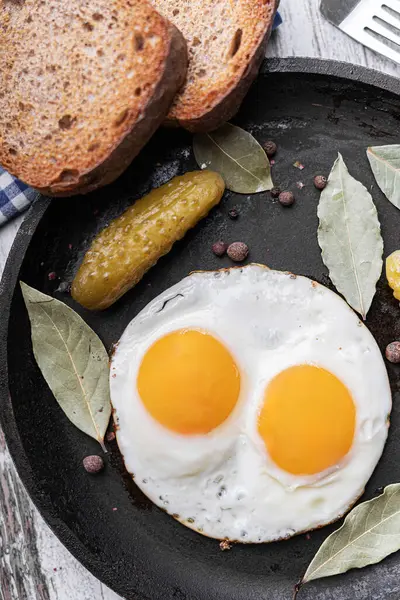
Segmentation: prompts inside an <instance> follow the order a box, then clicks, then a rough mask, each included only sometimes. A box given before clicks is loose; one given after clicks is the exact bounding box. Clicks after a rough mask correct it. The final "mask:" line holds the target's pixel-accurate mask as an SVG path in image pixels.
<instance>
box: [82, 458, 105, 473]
mask: <svg viewBox="0 0 400 600" xmlns="http://www.w3.org/2000/svg"><path fill="white" fill-rule="evenodd" d="M83 466H84V468H85V470H86V471H87V472H88V473H100V471H102V469H104V461H103V459H102V458H101V456H97V455H96V454H92V455H91V456H85V458H84V459H83Z"/></svg>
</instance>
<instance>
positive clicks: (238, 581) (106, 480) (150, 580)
mask: <svg viewBox="0 0 400 600" xmlns="http://www.w3.org/2000/svg"><path fill="white" fill-rule="evenodd" d="M399 94H400V82H399V81H397V80H395V79H392V78H390V77H386V76H384V75H381V74H379V73H376V72H373V71H369V70H367V69H364V68H361V67H352V66H350V65H346V64H340V63H334V62H329V61H315V60H308V59H286V60H278V61H277V60H273V61H269V62H266V63H265V65H264V67H263V70H262V73H261V74H260V76H259V78H258V80H257V81H256V83H255V84H254V86H253V88H252V89H251V91H250V93H249V95H248V97H247V99H246V101H245V103H244V105H243V108H242V110H241V112H240V114H239V115H238V117H237V119H236V120H235V121H236V122H237V123H238V124H239V125H241V126H242V127H245V128H246V129H247V130H249V131H250V132H252V133H253V134H254V135H255V136H256V137H257V138H258V139H259V140H260V141H266V140H267V139H274V140H275V141H276V142H277V144H278V147H279V153H278V154H277V155H276V164H275V166H274V167H273V175H274V179H275V182H276V183H277V184H279V185H280V186H281V187H282V188H291V189H293V190H294V192H295V194H296V197H297V202H296V204H295V205H294V206H293V207H292V208H290V209H285V208H283V207H281V206H280V205H279V203H277V202H273V201H272V200H271V197H270V195H269V194H268V193H265V194H259V195H255V196H252V197H247V196H239V195H236V194H233V193H230V192H227V193H226V195H225V198H224V200H223V201H222V203H221V205H220V206H219V207H217V208H216V209H214V210H213V211H212V213H211V214H210V215H209V216H208V217H207V218H206V219H204V220H203V221H201V223H199V224H198V226H197V227H196V228H195V229H194V230H193V231H191V232H189V233H188V234H187V235H186V236H185V238H184V239H183V240H182V241H181V242H179V243H178V244H176V245H175V246H174V248H173V250H172V251H171V252H170V253H169V254H168V255H167V256H166V257H164V258H163V259H162V260H160V261H159V263H158V264H157V265H156V266H155V267H153V268H152V269H151V271H150V272H149V273H148V274H147V275H146V276H145V277H144V279H143V280H142V281H141V282H140V283H139V285H137V286H136V287H135V288H134V289H133V290H132V291H130V292H129V293H128V294H126V295H125V296H124V297H123V298H122V299H121V300H120V301H119V302H118V303H117V304H115V305H114V306H113V307H111V308H110V309H109V310H107V311H105V312H102V313H90V312H88V311H85V310H83V309H82V308H80V307H79V306H77V305H76V304H75V303H74V302H73V301H72V299H71V297H70V296H69V294H68V292H67V291H66V288H67V284H68V282H69V281H70V280H71V279H72V277H73V275H74V273H75V270H76V267H77V264H78V263H79V261H80V260H81V258H82V256H83V253H84V252H85V250H86V248H87V247H88V244H89V243H90V240H91V239H92V238H93V236H94V234H95V233H96V232H97V231H98V230H99V229H101V228H102V227H103V226H104V225H105V224H106V223H108V222H109V221H110V219H111V218H113V217H114V216H116V215H118V214H119V213H120V212H121V211H122V210H123V209H124V208H125V207H127V206H128V205H130V204H131V203H132V202H133V201H134V200H135V198H137V197H139V196H140V195H142V194H143V193H145V192H147V191H148V190H149V189H150V188H151V187H153V186H155V185H159V184H161V183H163V182H165V181H166V180H168V179H169V178H170V177H172V176H173V175H176V174H178V173H183V172H185V171H187V170H188V169H192V168H195V167H196V165H195V162H194V158H193V154H192V152H191V136H190V135H189V134H187V133H185V132H183V131H160V132H159V133H158V134H157V135H156V136H155V137H154V138H153V140H152V141H151V143H150V144H149V145H148V146H147V147H146V148H145V149H144V151H143V152H142V153H141V155H140V156H139V157H138V158H137V160H135V162H134V164H133V165H132V166H131V167H130V168H129V169H128V171H127V172H126V173H125V174H124V175H123V176H122V177H121V178H120V179H119V180H118V181H117V182H116V183H115V184H113V185H112V186H109V187H107V188H106V189H103V190H101V191H99V192H96V193H95V194H93V195H91V196H88V197H77V198H71V199H57V200H53V201H52V202H50V201H49V200H47V199H45V198H43V199H41V200H40V201H39V202H37V203H36V205H35V206H34V207H33V208H32V209H31V210H30V212H29V214H28V216H27V218H26V220H25V221H24V223H23V225H22V227H21V229H20V231H19V233H18V236H17V238H16V240H15V243H14V246H13V248H12V250H11V253H10V257H9V260H8V262H7V266H6V269H5V272H4V277H3V281H2V284H1V301H0V315H1V323H0V344H1V345H0V357H1V387H0V394H1V406H0V415H1V420H2V425H3V427H4V431H5V434H6V437H7V442H8V444H9V448H10V450H11V453H12V456H13V458H14V461H15V463H16V465H17V468H18V471H19V473H20V475H21V478H22V480H23V481H24V483H25V485H26V487H27V489H28V491H29V493H30V495H31V496H32V498H33V500H34V502H35V503H36V506H37V507H38V508H39V510H40V511H41V513H42V515H43V516H44V518H45V519H46V521H47V522H48V524H49V525H50V527H51V528H52V529H53V531H54V532H55V533H56V535H57V536H58V537H59V538H60V539H61V540H62V542H63V543H64V544H65V545H66V546H67V548H68V549H69V550H70V551H71V552H72V553H73V554H74V555H75V556H76V557H77V558H78V559H79V560H80V561H81V562H82V563H83V564H84V565H85V566H86V567H87V568H88V569H89V570H90V571H92V573H94V574H95V575H96V576H97V577H99V578H100V579H101V580H102V581H104V582H105V583H106V584H107V585H109V586H110V587H111V588H112V589H114V590H115V591H116V592H118V593H119V594H121V595H122V596H124V597H126V598H127V599H129V600H133V599H135V600H145V599H148V600H208V599H215V600H252V599H254V600H264V599H265V600H266V599H269V600H284V599H285V600H288V599H289V598H290V597H291V594H292V590H293V585H294V584H295V582H296V581H297V580H298V579H299V578H300V577H301V575H302V574H303V573H304V571H305V569H306V567H307V565H308V563H309V562H310V560H311V558H312V557H313V555H314V553H315V552H316V550H317V549H318V547H319V546H320V544H321V542H322V541H323V540H324V539H325V538H326V536H327V535H328V534H329V533H330V532H331V531H332V530H333V529H334V527H335V526H330V527H325V528H323V529H321V530H319V531H316V532H313V533H311V536H310V539H308V536H304V535H301V536H298V537H295V538H293V539H291V540H289V541H284V542H277V543H273V544H266V545H260V546H257V545H248V546H236V547H234V548H233V549H232V550H230V551H229V552H221V550H220V548H219V544H218V542H216V541H213V540H211V539H208V538H205V537H202V536H200V535H199V534H197V533H194V532H192V531H190V530H189V529H187V528H185V527H183V526H182V525H181V524H179V523H177V522H176V521H174V519H172V518H171V517H169V516H168V515H167V514H165V513H163V512H162V511H161V510H160V509H158V508H156V507H154V506H153V505H152V504H151V503H150V502H149V501H148V500H147V499H146V497H144V496H143V494H142V493H141V492H140V491H139V490H138V489H137V488H136V486H135V485H134V483H133V481H132V480H131V479H130V478H129V477H128V476H126V474H125V471H124V467H123V464H122V461H121V457H120V455H119V452H118V448H117V446H116V443H115V442H112V443H111V444H108V448H109V454H108V456H107V458H106V462H107V466H106V469H105V471H104V473H102V474H100V475H98V476H96V477H91V476H88V474H87V473H86V472H85V471H84V470H83V468H82V466H81V461H82V458H83V457H84V456H85V455H87V454H92V453H98V452H99V447H98V445H97V443H96V442H95V441H93V440H91V439H90V438H88V437H87V436H85V435H84V434H83V433H81V432H80V431H78V429H76V428H75V427H74V426H73V425H72V424H71V423H70V422H69V421H68V420H67V418H66V417H65V416H64V414H63V413H62V411H61V409H60V408H59V407H58V405H57V403H56V402H55V400H54V398H53V396H52V394H51V393H50V391H49V389H48V387H47V385H46V384H45V382H44V380H43V378H42V376H41V374H40V372H39V369H38V367H37V366H36V364H35V361H34V359H33V356H32V348H31V341H30V331H29V324H28V317H27V314H26V311H25V308H24V304H23V301H22V298H21V293H20V291H19V288H18V286H17V285H16V284H17V281H18V279H20V278H21V279H23V280H24V281H26V282H27V283H28V284H30V285H31V286H34V287H36V288H38V289H40V290H42V291H43V292H46V293H48V294H51V295H54V296H55V297H57V298H59V299H61V300H63V301H64V302H66V303H67V304H69V305H70V306H73V307H74V308H75V309H76V310H78V312H79V313H80V314H81V315H82V316H83V317H84V318H85V319H86V320H87V322H88V323H89V325H91V326H92V327H93V329H94V330H95V331H96V332H97V333H98V334H99V335H100V337H101V338H102V339H103V341H104V343H105V345H106V346H107V347H108V348H110V347H111V345H112V343H113V342H115V341H117V340H118V338H119V336H120V335H121V333H122V332H123V330H124V328H125V327H126V325H127V324H128V323H129V321H130V320H131V319H132V318H133V317H134V316H135V315H136V314H137V313H138V311H139V310H141V309H142V308H143V307H144V306H145V305H146V304H147V303H148V302H149V301H150V300H151V299H152V298H154V297H155V296H156V295H157V294H158V293H160V292H161V291H162V290H164V289H166V288H167V287H169V286H171V285H172V284H174V283H176V282H177V281H178V280H180V279H181V278H183V277H184V276H185V275H187V274H188V273H189V272H190V271H192V270H194V269H215V268H218V267H221V266H226V265H228V264H229V260H228V259H222V260H221V259H218V258H216V257H215V256H214V255H213V254H212V252H211V245H212V243H213V242H214V241H216V240H218V239H220V238H223V239H225V240H226V241H235V240H243V241H246V242H247V243H248V244H249V246H250V259H251V260H252V261H255V262H261V263H266V264H268V265H269V266H271V267H274V268H277V269H283V270H290V271H293V272H295V273H299V274H303V275H307V276H310V277H312V278H314V279H316V280H317V281H319V282H321V283H323V284H325V285H328V286H329V287H332V286H331V284H330V282H329V279H328V277H327V273H326V269H325V268H324V266H323V264H322V261H321V256H320V250H319V248H318V244H317V237H316V230H317V215H316V208H317V203H318V197H319V194H318V192H317V190H315V189H314V187H313V184H312V179H313V176H314V175H315V174H317V173H325V174H327V173H328V172H329V170H330V168H331V166H332V164H333V162H334V160H335V158H336V155H337V151H338V150H340V152H341V153H342V154H343V156H344V159H345V160H346V162H347V164H348V167H349V169H350V172H351V173H352V174H353V175H354V176H355V177H357V178H358V179H360V180H361V181H362V182H363V183H364V184H365V185H366V186H367V187H368V188H370V189H371V190H372V193H373V197H374V200H375V202H376V205H377V208H378V212H379V218H380V221H381V224H382V231H383V237H384V240H385V255H387V254H388V253H390V252H392V251H393V250H395V249H397V248H399V247H400V235H399V232H400V212H399V211H398V210H397V209H396V208H395V207H394V206H392V205H391V204H390V203H389V202H388V201H387V200H386V199H385V198H384V196H383V195H382V194H381V193H380V191H379V190H378V188H377V186H376V184H375V181H374V178H373V175H372V173H371V171H370V169H369V166H368V162H367V158H366V154H365V150H366V148H367V146H368V145H371V144H372V145H379V144H392V143H398V142H399V140H400V111H399V107H400V101H399ZM296 160H300V161H301V162H302V163H303V164H304V165H305V169H304V170H303V171H299V170H297V169H295V168H294V167H293V163H294V162H295V161H296ZM298 181H302V182H304V183H305V184H306V186H305V187H304V188H303V189H302V190H299V189H297V188H296V182H298ZM233 206H238V207H239V209H240V218H239V219H238V220H237V221H231V220H229V218H228V210H229V209H230V208H232V207H233ZM50 272H55V273H56V275H57V277H56V279H54V280H51V279H49V277H48V274H49V273H50ZM399 317H400V309H399V307H398V302H396V301H395V300H394V298H393V297H392V295H391V291H390V290H389V289H388V287H387V285H386V283H385V281H384V278H382V280H381V282H380V283H379V285H378V292H377V295H376V298H375V300H374V302H373V306H372V308H371V311H370V313H369V315H368V320H367V325H368V327H369V328H370V330H371V331H372V333H373V334H374V336H375V337H376V339H377V341H378V344H379V345H380V347H381V348H382V349H384V347H385V345H386V344H387V343H388V342H390V341H392V340H393V339H395V338H399V336H400V318H399ZM388 370H389V375H390V380H391V385H392V390H393V395H394V407H393V413H392V426H391V430H390V435H389V440H388V443H387V445H386V449H385V452H384V455H383V457H382V459H381V461H380V462H379V465H378V467H377V469H376V472H375V473H374V475H373V476H372V478H371V480H370V482H369V484H368V486H367V490H366V494H365V496H364V498H371V497H372V496H374V495H375V494H376V493H377V489H378V488H379V487H380V486H384V485H386V484H388V483H391V482H399V481H400V443H399V433H400V406H399V400H400V398H399V387H400V367H397V366H394V365H388ZM114 508H117V509H118V510H116V511H115V510H113V509H114ZM399 595H400V556H399V555H392V556H391V557H389V558H388V559H386V560H385V561H384V562H382V563H381V564H379V565H376V566H373V567H369V568H365V569H364V570H362V571H352V572H350V573H348V574H346V575H343V576H339V577H335V578H330V579H325V580H321V581H319V582H315V583H313V584H309V585H308V586H305V587H304V589H303V590H302V591H301V592H300V595H299V600H301V599H304V600H306V599H308V600H310V599H313V600H323V599H324V600H328V599H333V598H334V599H335V600H345V599H350V598H351V599H352V600H357V599H366V598H376V599H380V598H382V599H383V598H385V599H386V600H389V599H393V600H394V599H396V600H397V599H398V598H399Z"/></svg>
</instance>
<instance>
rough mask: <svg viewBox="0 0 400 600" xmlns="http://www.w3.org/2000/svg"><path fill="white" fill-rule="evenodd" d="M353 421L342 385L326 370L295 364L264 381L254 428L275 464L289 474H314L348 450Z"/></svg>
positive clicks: (351, 407)
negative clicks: (267, 381) (260, 406)
mask: <svg viewBox="0 0 400 600" xmlns="http://www.w3.org/2000/svg"><path fill="white" fill-rule="evenodd" d="M355 422H356V410H355V406H354V402H353V399H352V397H351V395H350V392H349V390H348V389H347V388H346V386H345V385H344V384H343V383H342V382H341V381H339V379H337V377H335V376H334V375H332V373H330V372H329V371H326V370H325V369H322V368H319V367H316V366H313V365H298V366H295V367H290V368H288V369H286V370H284V371H282V372H281V373H279V374H278V375H276V376H275V377H274V379H272V381H271V382H270V383H269V384H268V386H267V388H266V391H265V396H264V403H263V406H262V409H261V411H260V414H259V421H258V431H259V434H260V436H261V437H262V439H263V440H264V443H265V445H266V448H267V451H268V453H269V455H270V457H271V458H272V460H273V461H274V462H275V464H276V465H278V467H280V468H281V469H283V470H285V471H287V472H288V473H292V474H293V475H313V474H315V473H319V472H321V471H324V470H325V469H328V468H329V467H332V466H333V465H335V464H337V463H338V462H339V461H340V460H341V459H343V457H344V456H345V455H346V454H347V452H348V451H349V450H350V448H351V445H352V443H353V437H354V430H355Z"/></svg>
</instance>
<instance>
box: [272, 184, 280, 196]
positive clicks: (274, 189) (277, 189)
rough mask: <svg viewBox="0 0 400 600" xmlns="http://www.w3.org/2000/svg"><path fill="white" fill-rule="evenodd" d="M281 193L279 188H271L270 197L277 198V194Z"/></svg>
mask: <svg viewBox="0 0 400 600" xmlns="http://www.w3.org/2000/svg"><path fill="white" fill-rule="evenodd" d="M280 193H281V190H280V188H278V187H276V188H272V190H271V196H272V197H273V198H279V194H280Z"/></svg>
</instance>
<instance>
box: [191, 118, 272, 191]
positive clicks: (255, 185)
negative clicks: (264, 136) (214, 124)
mask: <svg viewBox="0 0 400 600" xmlns="http://www.w3.org/2000/svg"><path fill="white" fill-rule="evenodd" d="M193 151H194V155H195V158H196V161H197V164H198V165H199V167H200V168H202V169H205V168H206V167H207V168H208V169H211V170H213V171H216V172H217V173H219V174H220V175H221V177H222V178H223V179H224V181H225V185H226V187H227V188H228V189H229V190H231V191H232V192H237V193H239V194H255V193H257V192H265V191H266V190H272V188H273V187H274V184H273V183H272V179H271V166H270V164H269V160H268V157H267V155H266V154H265V152H264V150H263V149H262V148H261V146H260V144H259V143H258V142H257V140H256V139H255V138H254V137H253V136H252V135H251V134H250V133H248V132H247V131H245V130H244V129H241V128H240V127H236V125H231V124H230V123H225V125H222V127H219V129H216V130H215V131H212V132H211V133H198V134H196V135H195V136H194V138H193Z"/></svg>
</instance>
